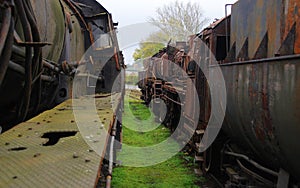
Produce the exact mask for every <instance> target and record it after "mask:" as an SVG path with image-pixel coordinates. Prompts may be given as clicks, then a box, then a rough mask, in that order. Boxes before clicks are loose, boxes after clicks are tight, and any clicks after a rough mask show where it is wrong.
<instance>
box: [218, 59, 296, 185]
mask: <svg viewBox="0 0 300 188" xmlns="http://www.w3.org/2000/svg"><path fill="white" fill-rule="evenodd" d="M298 62H299V57H298V58H295V59H288V58H287V59H284V58H281V59H279V58H278V60H276V58H274V59H273V60H271V61H261V62H260V61H255V62H253V63H251V61H249V62H247V63H232V64H230V65H223V66H221V68H222V71H223V74H224V78H225V81H226V87H227V95H228V99H227V104H228V105H227V112H226V118H225V123H224V126H223V128H224V130H225V131H226V132H227V133H228V134H229V135H230V136H231V138H233V140H235V141H238V143H239V145H240V146H243V147H244V149H246V151H249V152H252V153H253V154H254V156H255V157H256V158H258V159H260V160H261V161H263V162H264V164H266V165H268V166H269V167H271V168H273V169H274V168H275V169H277V170H279V168H284V169H286V170H288V171H289V172H290V173H291V174H292V176H294V177H295V178H296V179H299V178H300V161H299V158H300V152H299V151H300V147H299V135H300V126H299V125H300V114H299V110H300V109H299V105H298V104H299V102H300V99H299V93H300V87H299V86H300V76H299V71H300V64H299V63H298Z"/></svg>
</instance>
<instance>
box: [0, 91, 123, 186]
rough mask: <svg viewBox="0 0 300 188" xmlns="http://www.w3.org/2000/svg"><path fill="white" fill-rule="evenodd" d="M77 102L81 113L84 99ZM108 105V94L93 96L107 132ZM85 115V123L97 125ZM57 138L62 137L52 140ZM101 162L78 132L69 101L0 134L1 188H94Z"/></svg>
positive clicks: (110, 116)
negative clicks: (79, 104)
mask: <svg viewBox="0 0 300 188" xmlns="http://www.w3.org/2000/svg"><path fill="white" fill-rule="evenodd" d="M118 96H121V95H119V94H115V97H114V98H115V99H120V98H118ZM76 100H79V102H80V103H81V105H82V106H76V107H75V108H77V109H82V110H83V111H84V109H85V108H84V106H85V102H84V101H85V99H84V98H81V99H76ZM111 102H112V101H111V96H110V95H103V96H101V95H100V96H98V97H96V106H97V109H98V112H99V114H100V119H101V121H102V123H103V124H104V126H105V127H106V128H108V129H109V127H110V126H111V124H112V122H113V118H114V112H113V110H112V107H111ZM118 104H120V103H118ZM115 107H116V108H118V105H116V106H115ZM83 113H84V112H83ZM85 115H86V116H87V117H86V118H87V122H86V123H87V124H99V123H100V122H98V121H95V120H94V119H90V118H88V117H89V114H85ZM89 121H90V122H89ZM95 134H96V133H95ZM51 135H52V136H51ZM57 135H61V136H62V137H61V138H60V139H58V140H57V139H56V141H55V137H56V136H57ZM103 136H107V135H103ZM93 142H95V143H96V141H95V140H93ZM99 147H103V146H99ZM104 148H105V147H104ZM102 160H103V158H101V157H100V156H99V155H97V154H96V152H94V151H93V150H91V148H90V147H89V145H87V143H86V142H85V140H84V139H83V138H82V136H81V134H80V132H78V128H77V126H76V123H75V119H74V115H73V111H72V101H71V100H68V101H66V102H64V103H62V104H61V105H59V106H57V107H56V108H54V109H52V110H50V111H46V112H44V113H42V114H40V115H39V116H37V117H35V118H33V119H31V120H29V121H27V122H24V123H21V124H19V125H18V126H16V127H14V128H13V129H11V130H9V131H7V132H5V133H4V134H2V135H0V166H1V168H0V187H93V186H94V185H95V183H96V179H97V178H98V170H99V166H100V164H101V161H102Z"/></svg>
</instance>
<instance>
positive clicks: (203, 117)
mask: <svg viewBox="0 0 300 188" xmlns="http://www.w3.org/2000/svg"><path fill="white" fill-rule="evenodd" d="M299 5H300V2H299V1H296V0H292V1H291V0H290V1H287V0H278V1H277V0H276V1H267V0H239V1H237V2H236V3H235V4H233V5H226V7H227V6H231V15H228V16H227V15H226V17H225V18H223V19H220V20H217V21H215V22H214V23H212V24H211V25H210V26H209V27H207V28H205V29H204V30H202V31H201V32H200V33H198V34H195V35H194V36H191V37H190V39H189V41H188V42H186V43H185V44H186V45H185V46H183V47H182V46H181V47H179V46H178V45H176V46H175V48H176V49H177V51H176V52H175V53H174V50H173V51H171V52H169V53H168V52H166V54H167V57H168V59H169V60H170V61H173V62H174V64H179V65H180V66H181V67H182V69H183V70H184V71H185V72H186V73H187V75H189V78H190V80H192V81H189V82H188V81H187V79H185V78H184V77H180V76H176V78H177V79H178V80H179V81H174V82H170V81H168V82H167V81H165V80H164V79H163V76H161V78H162V79H153V78H155V76H154V77H153V76H152V77H151V76H149V74H151V73H152V72H153V70H157V69H158V68H152V67H155V66H156V65H155V63H154V61H153V60H151V59H150V62H148V63H145V64H146V65H147V64H148V66H146V67H147V69H146V71H145V72H143V73H141V74H142V75H146V77H148V78H150V79H144V80H143V81H141V82H140V83H139V84H140V87H141V89H142V92H143V96H142V99H144V100H145V101H146V102H147V103H149V102H150V100H151V99H152V101H154V100H153V99H155V98H160V99H163V103H165V104H166V105H167V106H168V112H169V113H168V115H167V116H166V118H165V119H164V123H165V124H166V125H168V126H170V127H172V129H176V126H177V125H178V122H177V120H176V117H178V114H181V116H183V117H184V119H185V120H184V125H183V127H184V130H183V131H182V134H184V132H188V131H193V129H192V127H197V129H196V131H195V132H194V133H193V134H194V136H193V137H192V139H191V140H190V143H189V144H190V147H191V148H192V149H193V152H194V154H195V162H196V163H197V164H198V167H199V168H200V169H201V171H202V172H212V171H218V173H221V174H226V176H227V178H228V179H227V180H228V181H227V182H226V181H224V182H225V183H224V184H225V185H226V186H229V187H234V186H253V185H254V186H270V187H273V186H277V187H288V186H292V185H299V179H300V171H299V169H300V162H299V157H300V153H299V149H300V145H299V136H298V135H299V134H300V126H299V125H300V122H299V121H300V115H299V114H298V112H299V107H300V103H299V97H298V96H299V95H298V93H299V86H300V85H299V84H300V83H299V82H300V77H299V74H298V72H299V68H300V67H299V63H298V62H299V58H300V55H299V54H300V51H299V44H300V38H299V37H300V33H299V28H298V27H299V26H300V25H299V24H300V20H299V14H300V12H299ZM168 48H170V47H167V48H166V49H168ZM180 51H181V52H182V53H181V55H180V54H179V53H180ZM172 55H173V56H172ZM176 55H179V56H181V58H180V63H179V62H178V61H177V60H176V58H175V56H176ZM155 56H156V57H159V58H161V57H163V56H164V55H159V54H156V55H155ZM165 57H166V56H165ZM196 62H199V65H197V64H196ZM214 62H217V64H218V66H216V65H215V64H214ZM161 64H164V61H163V60H161V61H160V64H159V65H158V66H159V67H162V66H163V65H161ZM151 66H152V67H151ZM218 67H220V68H221V70H222V74H223V77H224V80H225V84H226V94H227V106H226V109H223V110H224V113H225V119H224V122H223V125H222V130H221V132H220V133H219V135H218V138H217V139H216V140H215V142H214V143H213V145H212V146H211V147H210V148H209V149H208V150H206V151H205V152H203V153H202V152H200V151H201V144H200V141H201V139H202V137H203V134H204V132H205V130H206V128H207V124H208V121H209V119H210V116H211V93H210V90H209V85H208V82H207V79H206V77H205V76H204V75H206V74H210V73H211V72H212V71H214V70H215V69H217V68H218ZM164 71H165V70H164ZM204 73H206V74H204ZM164 74H166V73H165V72H164ZM192 87H195V88H196V90H197V92H196V93H194V92H193V90H192V89H191V88H192ZM181 93H183V94H181ZM178 95H183V96H184V97H183V98H181V99H180V100H179V99H178V98H176V97H177V96H178ZM196 100H199V104H200V110H199V112H195V110H194V109H196V106H195V105H197V104H196V103H195V102H194V101H196ZM183 104H185V105H184V108H183V109H181V107H182V106H183ZM221 110H222V109H221ZM156 114H158V116H159V115H160V114H159V113H156ZM196 115H198V116H199V121H192V120H193V119H194V117H195V116H196ZM161 117H163V116H161ZM220 169H221V170H220ZM197 172H198V173H200V172H199V170H197ZM218 173H217V174H218ZM250 179H255V180H256V183H253V182H251V181H250Z"/></svg>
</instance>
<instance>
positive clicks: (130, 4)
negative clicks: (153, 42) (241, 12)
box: [97, 0, 237, 64]
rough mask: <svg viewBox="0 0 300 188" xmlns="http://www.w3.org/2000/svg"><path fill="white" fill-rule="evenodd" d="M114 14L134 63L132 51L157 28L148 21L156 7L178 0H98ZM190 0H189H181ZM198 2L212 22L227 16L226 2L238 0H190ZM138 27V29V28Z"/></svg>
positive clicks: (128, 56) (127, 54)
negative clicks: (152, 26) (148, 23)
mask: <svg viewBox="0 0 300 188" xmlns="http://www.w3.org/2000/svg"><path fill="white" fill-rule="evenodd" d="M97 1H98V2H99V3H101V4H102V5H103V6H104V7H105V8H106V9H107V10H108V11H109V12H110V13H112V15H113V20H114V22H119V26H118V39H119V43H120V47H121V50H122V51H123V52H124V54H125V61H126V63H127V64H131V63H132V53H133V51H134V49H135V48H137V47H138V42H139V41H141V40H142V39H145V38H146V37H147V36H148V35H149V34H150V33H152V32H153V31H154V30H155V28H152V29H150V27H151V26H149V25H147V24H146V22H147V21H148V20H149V18H150V17H155V16H156V9H157V8H159V7H162V6H163V5H166V4H170V3H172V2H175V1H176V0H97ZM179 1H181V2H188V1H187V0H179ZM189 1H190V2H198V3H199V4H200V6H201V7H202V9H203V13H204V16H205V17H207V18H208V19H209V20H210V22H212V21H213V20H214V19H215V18H222V17H224V16H225V4H231V3H235V2H236V1H237V0H189ZM137 28H138V29H137ZM146 28H147V29H146Z"/></svg>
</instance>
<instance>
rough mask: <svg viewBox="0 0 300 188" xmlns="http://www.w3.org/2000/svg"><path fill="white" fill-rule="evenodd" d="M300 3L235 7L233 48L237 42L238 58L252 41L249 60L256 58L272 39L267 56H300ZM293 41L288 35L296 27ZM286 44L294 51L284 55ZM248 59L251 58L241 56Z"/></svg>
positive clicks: (260, 1)
mask: <svg viewBox="0 0 300 188" xmlns="http://www.w3.org/2000/svg"><path fill="white" fill-rule="evenodd" d="M299 6H300V2H299V1H297V0H283V1H282V0H274V1H267V0H240V1H238V2H237V3H236V4H234V5H233V7H232V15H231V47H232V46H233V44H234V43H236V54H237V55H238V54H239V53H240V51H241V49H242V47H243V45H244V43H245V41H246V40H247V39H248V41H249V44H248V49H247V50H248V55H249V59H255V58H258V57H255V55H256V54H257V52H258V51H259V50H260V49H259V48H260V46H261V43H262V41H263V39H264V37H265V36H266V35H267V36H268V44H267V45H266V48H267V49H265V54H264V56H265V57H274V56H275V55H291V54H293V53H296V54H298V53H300V50H299V49H300V48H299V46H300V45H299V41H300V40H299V37H300V33H299V29H298V28H299V22H300V19H299V15H300V10H299ZM294 25H296V27H297V28H296V31H295V33H293V34H292V35H293V37H292V38H293V40H291V39H290V41H288V43H286V44H285V42H284V41H285V40H287V39H288V34H289V33H290V32H291V30H292V28H293V26H294ZM283 45H289V46H291V47H292V48H291V51H285V52H282V51H280V49H281V48H282V47H283ZM241 58H248V57H241Z"/></svg>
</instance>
